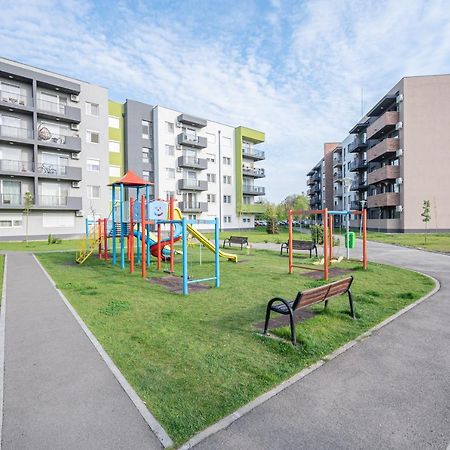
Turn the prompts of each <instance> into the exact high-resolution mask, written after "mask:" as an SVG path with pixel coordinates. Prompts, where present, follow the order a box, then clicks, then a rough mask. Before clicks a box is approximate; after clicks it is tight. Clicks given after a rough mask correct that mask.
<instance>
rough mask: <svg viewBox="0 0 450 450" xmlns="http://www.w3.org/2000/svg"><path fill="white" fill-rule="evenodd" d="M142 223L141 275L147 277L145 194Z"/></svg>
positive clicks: (142, 199)
mask: <svg viewBox="0 0 450 450" xmlns="http://www.w3.org/2000/svg"><path fill="white" fill-rule="evenodd" d="M141 223H142V230H141V244H142V255H141V256H142V264H141V275H142V278H145V277H146V276H147V267H146V263H147V254H146V252H145V239H146V236H145V195H143V196H142V197H141Z"/></svg>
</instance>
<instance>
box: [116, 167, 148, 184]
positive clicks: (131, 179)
mask: <svg viewBox="0 0 450 450" xmlns="http://www.w3.org/2000/svg"><path fill="white" fill-rule="evenodd" d="M121 184H123V185H124V186H134V187H139V186H149V185H152V184H154V183H152V182H151V181H145V180H144V179H143V178H141V177H139V176H138V175H136V174H135V173H134V172H133V171H132V170H129V171H128V172H127V173H126V174H125V175H124V176H123V177H122V178H120V179H119V180H116V181H114V183H111V184H110V186H119V185H121Z"/></svg>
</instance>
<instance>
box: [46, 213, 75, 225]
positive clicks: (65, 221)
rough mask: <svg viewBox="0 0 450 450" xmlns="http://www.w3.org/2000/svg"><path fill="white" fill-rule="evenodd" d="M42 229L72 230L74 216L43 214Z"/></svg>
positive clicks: (67, 214)
mask: <svg viewBox="0 0 450 450" xmlns="http://www.w3.org/2000/svg"><path fill="white" fill-rule="evenodd" d="M42 226H43V227H44V228H55V227H56V228H72V227H74V226H75V215H74V214H73V213H72V214H70V213H43V214H42Z"/></svg>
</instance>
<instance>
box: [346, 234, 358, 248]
mask: <svg viewBox="0 0 450 450" xmlns="http://www.w3.org/2000/svg"><path fill="white" fill-rule="evenodd" d="M355 239H356V236H355V232H354V231H349V232H348V233H345V248H355Z"/></svg>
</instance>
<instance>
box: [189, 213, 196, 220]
mask: <svg viewBox="0 0 450 450" xmlns="http://www.w3.org/2000/svg"><path fill="white" fill-rule="evenodd" d="M188 217H189V220H197V214H189V216H188Z"/></svg>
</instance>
